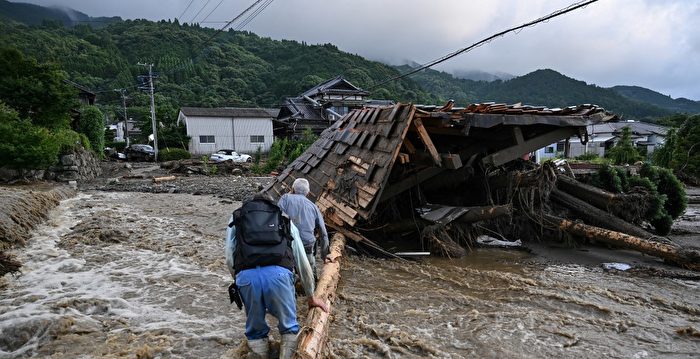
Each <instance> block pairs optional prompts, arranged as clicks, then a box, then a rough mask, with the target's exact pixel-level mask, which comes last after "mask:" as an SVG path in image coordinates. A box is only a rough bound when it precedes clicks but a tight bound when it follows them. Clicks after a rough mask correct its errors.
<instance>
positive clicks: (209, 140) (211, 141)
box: [199, 135, 216, 143]
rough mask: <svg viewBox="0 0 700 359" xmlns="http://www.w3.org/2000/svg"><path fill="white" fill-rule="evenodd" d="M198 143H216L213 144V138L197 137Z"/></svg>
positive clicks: (207, 136)
mask: <svg viewBox="0 0 700 359" xmlns="http://www.w3.org/2000/svg"><path fill="white" fill-rule="evenodd" d="M199 143H216V142H214V136H209V135H206V136H199Z"/></svg>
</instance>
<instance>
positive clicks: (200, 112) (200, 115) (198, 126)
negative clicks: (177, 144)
mask: <svg viewBox="0 0 700 359" xmlns="http://www.w3.org/2000/svg"><path fill="white" fill-rule="evenodd" d="M278 113H279V109H268V108H232V107H224V108H201V107H182V108H180V113H179V115H178V123H184V124H185V127H186V129H187V135H188V136H190V137H191V139H190V146H189V148H190V153H192V154H193V155H205V154H210V153H212V152H216V151H218V150H222V149H232V150H234V151H236V152H240V153H248V154H250V153H253V152H255V151H257V149H258V148H260V149H261V150H262V151H263V152H267V151H269V150H270V147H271V146H272V141H273V136H272V120H273V119H275V118H276V117H277V114H278Z"/></svg>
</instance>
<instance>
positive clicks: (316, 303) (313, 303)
mask: <svg viewBox="0 0 700 359" xmlns="http://www.w3.org/2000/svg"><path fill="white" fill-rule="evenodd" d="M313 307H317V308H321V310H322V311H324V312H326V313H328V304H326V303H324V302H323V301H322V300H321V299H319V298H316V297H314V296H310V297H309V309H311V308H313Z"/></svg>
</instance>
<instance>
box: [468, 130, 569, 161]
mask: <svg viewBox="0 0 700 359" xmlns="http://www.w3.org/2000/svg"><path fill="white" fill-rule="evenodd" d="M576 133H578V128H577V127H562V128H558V129H556V130H554V131H550V132H547V133H545V134H542V135H540V136H537V137H535V138H531V139H529V140H526V141H524V142H523V143H521V144H518V145H515V146H511V147H508V148H504V149H502V150H500V151H497V152H494V153H492V154H490V155H488V156H486V157H484V158H483V159H482V160H481V162H482V163H483V164H485V165H491V166H500V165H502V164H504V163H507V162H510V161H512V160H514V159H516V158H519V157H520V156H522V155H523V154H525V153H529V152H532V151H534V150H537V149H540V148H542V147H544V146H546V145H550V144H552V143H554V142H557V141H559V140H561V139H562V138H569V137H571V136H572V135H574V134H576Z"/></svg>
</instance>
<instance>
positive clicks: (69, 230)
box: [0, 164, 700, 358]
mask: <svg viewBox="0 0 700 359" xmlns="http://www.w3.org/2000/svg"><path fill="white" fill-rule="evenodd" d="M121 165H123V164H121ZM114 170H115V171H114V172H112V173H111V175H110V174H109V172H108V174H107V175H106V176H105V178H103V179H98V180H96V181H93V182H90V183H83V184H80V186H81V188H82V189H83V191H82V192H81V193H80V194H78V196H76V197H74V198H71V199H68V200H64V201H62V202H61V204H60V206H59V207H57V208H56V209H54V210H53V211H51V213H50V214H49V216H48V220H47V221H46V222H45V223H44V224H43V225H40V226H39V227H37V228H36V229H35V230H34V231H33V232H31V239H30V240H29V241H28V243H27V246H26V247H24V248H21V249H14V250H13V251H12V253H13V254H15V255H16V256H17V258H19V259H20V260H21V261H22V263H23V264H24V267H23V268H22V272H21V273H20V274H18V275H14V276H9V275H8V276H5V277H4V278H2V282H3V283H0V284H3V285H5V288H4V289H0V358H16V357H19V358H21V357H30V356H36V357H53V358H73V357H76V358H77V357H111V358H116V357H131V358H133V357H138V358H169V357H182V358H190V357H225V358H237V357H244V356H245V353H246V346H245V341H244V339H243V328H244V322H245V317H244V314H243V313H242V312H240V311H238V310H237V309H236V308H235V306H233V305H230V304H229V303H228V298H227V294H226V287H227V286H228V284H229V283H230V275H229V273H228V271H227V270H226V269H225V265H224V260H223V249H222V246H223V233H224V230H225V226H226V224H227V223H226V222H227V220H228V217H229V215H230V213H231V211H233V209H235V208H237V207H238V206H239V205H240V202H239V201H238V200H236V199H237V198H245V197H247V196H249V195H251V194H252V193H254V192H255V191H256V190H257V182H258V181H264V180H265V179H255V178H246V177H223V176H222V177H204V176H190V177H184V178H179V179H178V180H177V181H175V182H169V183H168V184H171V185H175V186H176V187H170V188H177V190H176V191H172V192H173V193H167V192H170V191H169V190H168V191H165V190H162V189H161V188H160V187H156V186H157V185H154V184H153V183H152V181H151V180H150V179H149V177H148V176H153V175H158V176H160V175H163V172H160V171H162V170H159V169H157V168H153V167H152V166H149V165H143V166H142V165H135V166H133V167H132V168H131V169H128V168H118V167H115V168H114ZM125 175H127V176H140V175H143V176H144V178H143V179H139V178H137V179H135V180H132V179H123V178H122V179H120V180H119V181H113V180H111V178H112V179H113V178H117V177H122V176H125ZM163 185H165V184H163ZM119 186H123V187H119ZM222 187H223V188H222ZM154 192H166V193H154ZM183 192H190V193H183ZM194 193H197V194H198V195H195V194H194ZM695 193H697V194H700V192H698V191H697V190H696V189H691V193H690V194H691V196H694V195H695ZM699 207H700V206H698V205H697V204H693V205H691V207H689V210H688V212H687V213H686V215H685V217H684V218H683V219H682V220H681V221H679V222H677V223H676V228H675V230H674V233H675V234H674V240H675V239H676V238H680V241H685V242H687V243H690V244H692V243H695V240H696V239H697V240H700V220H698V215H699V212H698V209H699ZM604 262H624V263H627V264H630V265H632V267H633V269H631V270H629V271H625V272H618V271H614V270H613V271H606V270H604V269H603V268H602V267H601V264H602V263H604ZM652 269H653V270H652ZM654 270H656V271H657V272H655V271H654ZM341 274H342V279H341V283H340V287H339V293H338V298H339V299H338V301H337V303H336V304H335V305H334V308H333V310H334V313H333V316H332V317H333V319H334V322H333V323H332V325H331V330H330V337H331V340H330V351H329V352H328V354H329V356H330V357H334V358H354V357H368V358H381V357H386V358H389V357H390V358H419V357H434V358H471V357H491V358H521V357H526V358H540V357H583V358H600V357H612V358H657V357H664V358H666V357H669V358H695V357H697V353H699V352H700V309H699V308H700V295H698V293H700V290H699V289H700V284H699V282H698V279H697V278H698V276H697V273H695V274H692V273H691V275H687V276H685V275H684V273H683V272H681V271H678V270H677V269H676V268H673V267H670V266H667V265H666V264H664V263H663V262H661V261H660V260H658V259H656V258H653V257H649V256H643V255H640V254H637V253H634V252H631V251H622V250H611V249H607V248H601V247H593V246H585V247H579V248H574V249H572V248H562V247H560V246H553V245H548V244H539V245H534V246H533V251H532V252H531V253H528V252H524V251H507V250H500V249H477V250H476V251H474V252H472V253H470V254H469V255H468V256H467V257H465V258H463V259H459V260H446V259H439V258H434V259H429V260H426V261H423V262H418V263H416V262H407V263H402V262H396V261H384V260H375V259H366V258H359V257H352V256H350V257H347V258H346V259H345V261H344V263H343V270H342V273H341ZM1 287H2V285H0V288H1ZM302 303H303V301H302V300H301V299H300V302H299V305H298V307H299V308H300V309H299V310H300V311H301V313H300V314H303V312H304V311H305V309H304V306H303V305H302ZM300 318H303V316H301V317H300ZM270 322H271V326H272V327H273V330H272V333H276V330H275V329H274V321H272V320H271V321H270Z"/></svg>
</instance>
